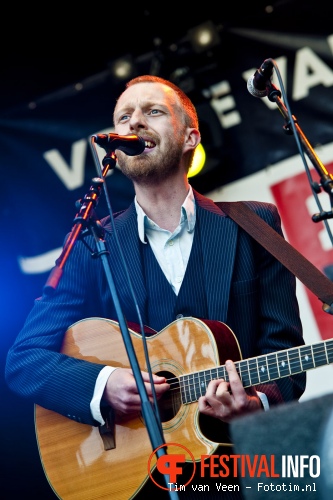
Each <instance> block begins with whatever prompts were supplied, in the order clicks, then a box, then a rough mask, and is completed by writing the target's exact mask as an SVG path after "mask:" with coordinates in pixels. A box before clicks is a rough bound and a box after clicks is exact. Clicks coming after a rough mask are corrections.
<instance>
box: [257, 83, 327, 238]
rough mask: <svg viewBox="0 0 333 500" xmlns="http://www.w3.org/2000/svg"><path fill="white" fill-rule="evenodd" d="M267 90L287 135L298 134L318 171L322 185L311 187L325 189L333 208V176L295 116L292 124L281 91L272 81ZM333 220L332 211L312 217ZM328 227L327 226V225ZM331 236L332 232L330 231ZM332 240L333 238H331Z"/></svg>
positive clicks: (317, 220)
mask: <svg viewBox="0 0 333 500" xmlns="http://www.w3.org/2000/svg"><path fill="white" fill-rule="evenodd" d="M266 90H267V97H268V99H269V100H270V101H271V102H275V103H276V105H277V106H278V108H279V111H280V112H281V114H282V116H283V117H284V119H285V121H286V124H285V126H284V129H285V131H286V133H287V134H290V135H291V134H293V132H294V130H295V132H296V134H295V135H297V137H299V138H300V140H301V142H302V144H303V147H304V150H305V153H306V154H307V156H308V158H309V159H310V161H311V162H312V164H313V166H314V167H315V169H316V170H317V172H318V174H319V177H320V183H313V182H311V187H312V189H313V190H314V191H315V193H320V190H321V188H323V189H324V191H326V192H327V193H328V195H329V198H330V206H331V207H332V206H333V176H332V174H330V173H329V172H328V171H327V169H326V167H325V165H324V164H323V163H322V162H321V161H320V159H319V158H318V155H317V154H316V152H315V151H314V149H313V148H312V146H311V144H310V143H309V141H308V139H307V138H306V136H305V134H304V133H303V131H302V129H301V127H300V126H299V124H298V123H297V120H296V118H295V117H294V116H292V122H293V123H292V122H291V120H290V113H289V112H288V109H287V108H286V106H285V105H284V103H283V102H282V100H281V91H280V90H279V89H277V88H276V87H275V85H274V84H273V83H272V82H271V80H268V81H267V82H266ZM331 218H333V212H332V209H331V210H330V211H328V212H327V211H321V212H320V213H318V214H314V215H313V216H312V220H313V221H314V222H320V221H325V220H327V219H331ZM326 227H327V225H326ZM329 234H331V233H330V231H329ZM331 239H332V237H331Z"/></svg>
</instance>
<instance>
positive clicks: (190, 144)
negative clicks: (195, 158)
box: [184, 128, 201, 152]
mask: <svg viewBox="0 0 333 500" xmlns="http://www.w3.org/2000/svg"><path fill="white" fill-rule="evenodd" d="M200 141H201V135H200V132H199V130H198V129H196V128H188V129H187V136H186V139H185V143H184V147H185V149H184V152H185V151H190V150H191V149H195V148H196V147H197V145H198V144H199V143H200Z"/></svg>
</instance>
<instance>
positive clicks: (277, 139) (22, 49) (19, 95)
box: [0, 0, 333, 500]
mask: <svg viewBox="0 0 333 500" xmlns="http://www.w3.org/2000/svg"><path fill="white" fill-rule="evenodd" d="M88 7H89V8H83V7H82V6H81V5H78V6H76V7H75V8H71V9H70V10H71V12H69V11H67V9H65V8H60V7H59V6H58V5H57V4H55V5H54V4H52V5H43V6H42V7H38V8H37V7H34V6H31V5H24V6H23V7H22V6H20V7H19V6H18V5H17V4H15V5H14V4H13V5H9V6H6V13H3V14H2V30H1V33H0V47H1V52H0V175H1V187H2V189H1V192H2V196H1V200H2V203H1V207H0V223H1V228H2V236H1V246H0V248H1V250H0V258H1V330H2V333H1V339H2V340H1V367H3V366H4V362H5V356H6V353H7V350H8V348H9V346H10V345H11V344H12V342H13V341H14V338H15V336H16V335H17V333H18V331H19V329H20V328H21V326H22V324H23V321H24V318H25V317H26V315H27V313H28V311H29V309H30V308H31V305H32V301H33V299H34V298H35V297H36V296H38V295H39V294H40V290H41V286H42V285H43V284H44V282H45V280H46V277H47V273H42V274H39V275H36V276H31V275H24V274H22V272H21V270H20V268H19V266H18V257H19V256H20V255H34V254H35V253H38V252H45V251H47V250H48V249H50V248H54V247H55V246H57V245H60V244H61V243H62V238H63V237H64V235H65V233H66V231H67V230H69V229H70V226H71V221H72V218H73V216H74V214H75V208H74V201H75V200H76V199H78V197H79V196H82V195H83V194H84V193H85V189H86V188H87V187H89V184H90V179H91V178H92V176H93V173H94V165H93V164H92V161H91V158H90V159H89V158H87V164H86V173H85V176H86V177H85V183H84V186H82V187H81V188H80V189H77V190H76V191H74V192H70V193H69V192H67V191H66V192H65V193H62V191H61V189H60V185H58V180H57V179H54V178H53V177H50V174H49V171H47V170H46V169H45V165H44V164H43V160H42V158H41V157H42V152H44V151H46V150H48V149H50V148H52V147H59V149H60V150H61V151H62V153H63V155H64V156H65V157H66V158H67V159H68V158H69V156H70V153H69V151H70V147H71V145H72V143H73V142H74V141H76V140H78V139H80V138H82V137H88V136H89V135H90V134H93V133H95V132H96V131H97V130H99V129H100V128H103V127H108V126H111V116H112V108H113V105H114V100H115V98H116V96H117V94H118V92H119V91H120V90H121V89H122V88H123V82H117V81H115V80H114V79H113V77H112V65H113V63H114V61H115V60H117V59H118V58H119V57H123V56H131V58H132V60H134V61H135V63H136V65H137V71H138V73H153V74H158V75H160V76H162V77H165V78H169V79H173V80H174V81H175V82H176V83H178V84H180V86H182V87H183V88H184V90H186V91H187V92H188V93H189V95H190V96H191V97H192V98H193V99H194V101H195V103H196V104H197V106H198V110H199V115H200V118H201V123H202V134H203V139H204V141H203V142H204V143H205V145H206V146H207V150H208V152H209V154H210V158H209V159H208V160H209V161H208V164H209V165H210V166H209V168H207V170H206V171H205V172H204V173H203V174H202V175H201V176H200V177H199V178H197V179H193V180H192V184H193V186H194V187H195V188H197V189H198V190H200V191H201V192H203V193H206V192H209V191H211V190H212V189H215V188H217V187H219V186H223V185H225V184H227V183H229V182H231V181H234V180H237V179H240V178H242V177H245V176H246V175H250V174H251V173H253V172H256V171H258V170H260V169H263V168H265V167H266V166H267V165H272V164H274V163H275V162H276V161H278V160H280V159H282V158H285V157H288V156H290V155H291V154H295V153H296V152H297V149H296V146H295V143H294V141H292V140H291V138H290V137H286V136H285V135H284V134H283V131H282V125H283V123H282V122H281V118H280V116H279V115H278V114H277V112H276V111H275V112H273V114H272V112H270V111H268V110H267V109H266V108H265V107H264V106H263V105H262V103H260V101H259V100H257V99H256V98H253V97H252V96H250V95H249V94H248V92H247V91H246V85H245V84H244V80H243V79H242V77H241V74H242V72H243V71H245V70H248V69H249V68H251V67H253V68H256V67H258V66H259V65H260V64H261V63H262V62H263V61H264V60H265V59H266V58H268V57H272V58H276V57H280V56H281V55H286V56H287V57H288V62H289V67H288V80H289V81H290V80H292V70H293V60H294V55H295V53H296V51H297V50H298V49H299V48H300V47H303V46H309V47H311V48H312V50H314V51H315V52H316V53H317V54H318V56H320V57H321V58H322V59H323V60H324V61H325V62H326V64H328V65H329V66H330V67H332V65H333V64H332V52H331V51H330V50H329V48H328V46H327V43H326V41H325V40H326V37H327V36H328V35H329V34H331V33H332V31H333V30H332V23H331V6H327V2H323V1H316V2H314V1H311V2H310V1H297V0H289V1H288V0H287V1H272V2H263V1H256V2H248V3H246V4H243V3H242V4H240V3H238V2H204V4H200V5H197V4H194V3H192V4H188V3H187V4H185V5H181V3H180V2H167V3H163V4H162V3H160V2H144V5H140V4H138V3H135V4H133V3H123V4H122V5H121V6H120V4H119V3H117V4H116V5H112V4H106V5H104V4H98V5H97V4H96V6H95V5H93V6H91V5H89V6H88ZM206 21H210V22H213V23H214V25H215V26H216V28H217V32H218V35H219V42H218V43H217V44H216V45H215V46H214V47H213V48H212V49H211V50H207V51H204V52H197V51H196V50H195V48H194V47H193V45H192V44H191V41H190V35H191V30H192V29H194V28H195V27H197V26H198V25H200V24H201V23H204V22H206ZM224 79H226V80H228V81H229V82H231V86H232V91H233V95H234V96H235V98H236V103H237V107H238V108H239V109H241V112H242V117H243V123H242V125H240V126H239V127H235V128H234V129H231V130H228V131H226V130H224V131H223V133H222V132H221V130H220V124H219V123H218V122H217V121H216V117H215V116H214V115H213V114H211V113H210V108H209V106H208V105H207V101H209V100H205V99H204V98H203V95H202V91H203V89H206V88H208V87H209V86H210V85H214V84H215V83H217V82H219V81H221V80H224ZM77 84H82V85H83V91H82V92H79V91H78V90H77V89H78V86H77ZM289 88H290V87H289ZM323 90H324V92H323ZM289 97H290V94H289ZM332 102H333V92H332V89H331V88H325V89H323V88H322V86H319V87H318V88H315V89H313V91H312V93H311V96H309V98H308V99H304V100H302V101H301V102H292V105H293V111H294V112H295V114H296V116H297V117H298V118H299V119H300V121H301V123H302V124H304V125H305V128H306V131H309V132H310V133H311V134H310V139H311V140H312V141H313V144H318V143H321V144H325V143H327V142H329V141H331V140H332V136H333V104H332ZM313 123H315V126H313ZM212 137H214V140H213V139H212ZM214 141H215V142H214ZM209 162H210V163H209ZM110 188H111V197H112V200H113V201H114V208H115V209H118V208H119V209H120V208H122V207H123V206H125V205H126V204H127V203H128V201H129V200H130V198H131V196H132V190H131V186H130V185H129V183H127V182H126V180H125V179H123V178H122V176H120V175H119V174H117V176H116V178H115V179H113V183H112V185H111V186H110ZM57 190H59V192H60V193H61V196H60V199H61V203H62V206H61V207H60V208H61V210H60V211H59V198H57V197H56V196H54V193H56V192H57ZM45 227H48V231H49V232H48V233H47V234H46V232H45ZM2 372H3V369H2ZM1 394H2V397H1V400H2V425H1V428H2V431H3V432H2V437H1V448H2V449H1V462H0V470H1V483H2V484H1V486H0V492H1V496H2V498H4V499H6V500H12V499H14V500H16V499H22V498H26V497H31V498H34V499H36V500H39V499H41V500H51V499H54V498H55V495H54V494H53V492H52V490H51V488H50V486H49V484H48V483H47V480H46V478H45V475H44V472H43V470H42V465H41V463H40V460H39V455H38V449H37V445H36V439H35V432H34V420H33V407H32V405H31V404H30V403H27V402H25V401H23V400H21V399H19V398H17V397H16V396H15V395H14V394H11V393H10V391H9V390H8V389H7V387H6V385H5V382H4V380H3V376H2V377H1Z"/></svg>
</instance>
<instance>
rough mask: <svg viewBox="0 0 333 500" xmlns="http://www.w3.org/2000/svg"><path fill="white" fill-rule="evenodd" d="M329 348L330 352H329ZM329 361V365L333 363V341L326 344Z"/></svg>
mask: <svg viewBox="0 0 333 500" xmlns="http://www.w3.org/2000/svg"><path fill="white" fill-rule="evenodd" d="M327 348H329V351H328V350H327ZM325 349H326V353H327V359H328V362H329V363H333V340H327V341H326V343H325Z"/></svg>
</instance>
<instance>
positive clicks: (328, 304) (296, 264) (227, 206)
mask: <svg viewBox="0 0 333 500" xmlns="http://www.w3.org/2000/svg"><path fill="white" fill-rule="evenodd" d="M215 204H216V205H217V206H218V207H219V208H221V209H222V210H223V212H225V213H226V214H227V215H229V217H230V218H231V219H233V220H234V221H235V222H237V224H238V225H239V226H241V227H242V228H243V229H245V231H247V232H248V233H249V234H250V235H251V236H252V237H253V238H254V239H255V240H257V241H258V242H259V243H260V244H261V245H262V246H263V247H264V248H266V250H268V251H269V252H270V253H271V254H272V255H274V257H276V258H277V259H278V260H279V261H280V262H282V264H283V265H284V266H285V267H286V268H287V269H289V270H290V271H291V272H292V273H293V274H294V275H295V276H297V278H298V279H299V280H300V281H302V283H304V285H305V286H306V287H307V288H308V289H309V290H311V291H312V292H313V293H314V294H315V295H316V296H317V297H318V298H319V299H320V300H321V301H322V302H323V306H322V308H323V310H324V311H325V312H327V313H329V314H333V283H332V281H330V280H329V279H328V278H327V276H325V275H324V274H323V273H322V272H321V271H320V270H319V269H318V268H317V267H315V266H314V265H313V264H312V263H311V262H310V261H309V260H307V259H306V258H305V257H304V256H303V255H302V254H301V253H299V252H298V250H296V249H295V248H294V247H293V246H292V245H290V243H288V241H287V240H285V239H284V238H283V237H282V236H281V235H280V234H278V233H277V232H276V231H275V230H274V229H273V228H272V227H271V226H270V225H269V224H267V223H266V222H265V221H264V220H263V219H262V218H261V217H259V215H257V214H256V213H255V212H253V210H251V209H250V208H249V207H248V206H247V205H246V203H244V202H241V201H237V202H215Z"/></svg>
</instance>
